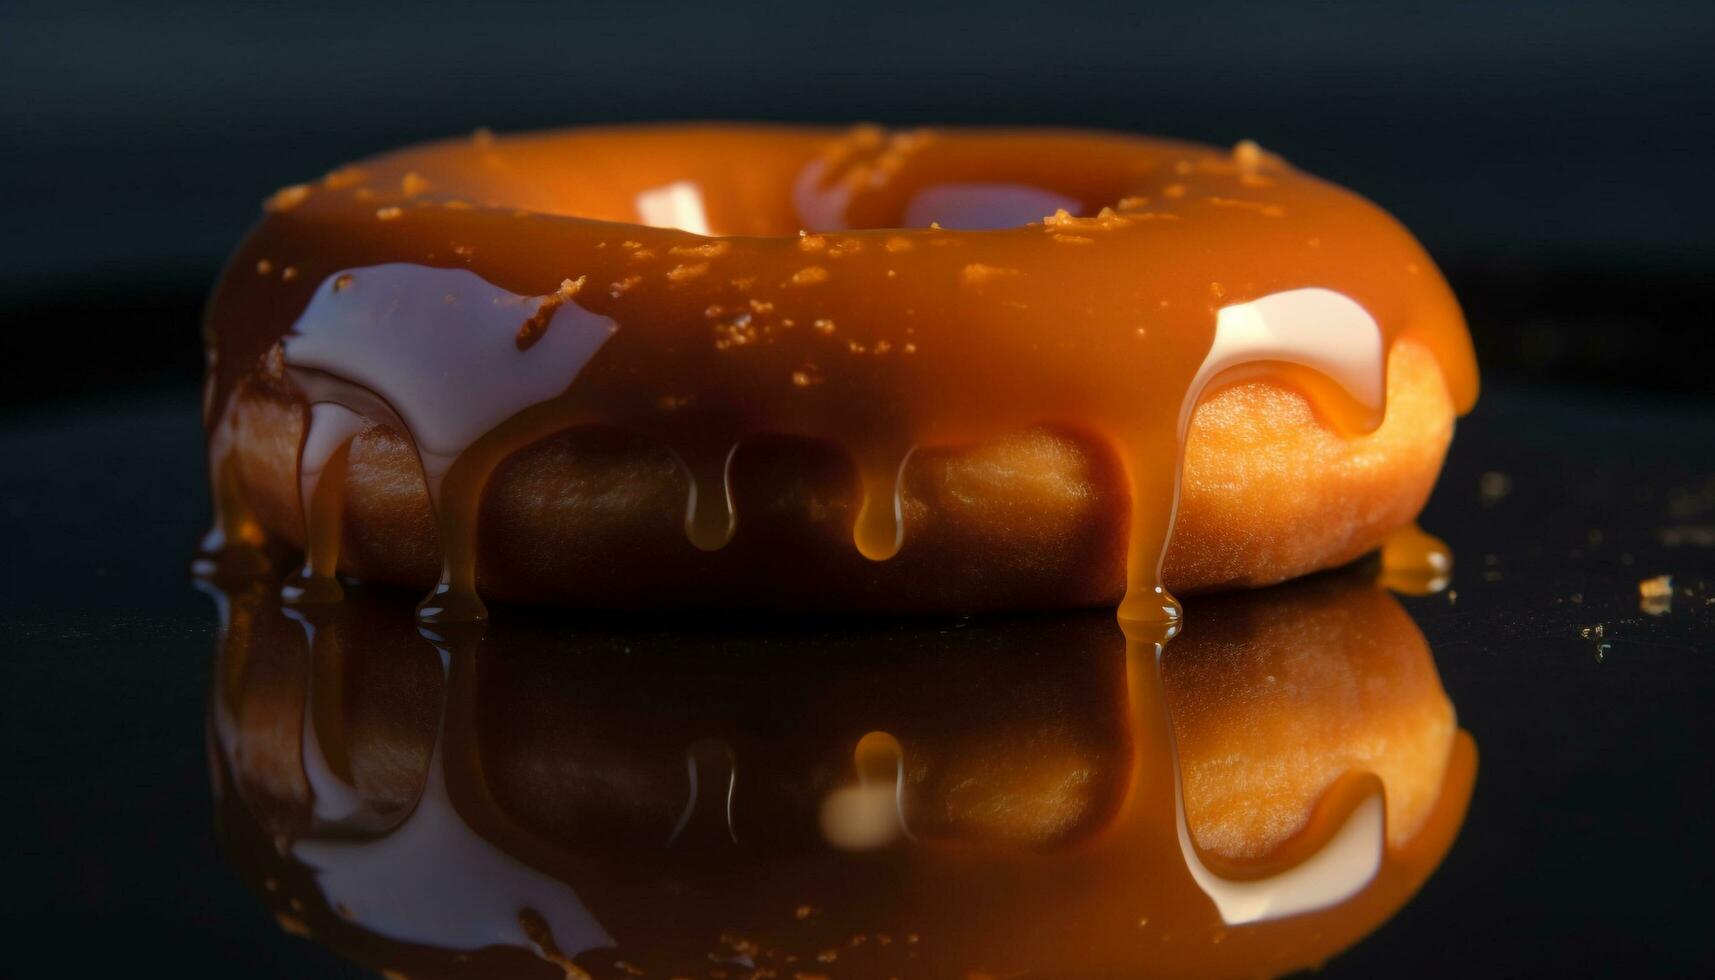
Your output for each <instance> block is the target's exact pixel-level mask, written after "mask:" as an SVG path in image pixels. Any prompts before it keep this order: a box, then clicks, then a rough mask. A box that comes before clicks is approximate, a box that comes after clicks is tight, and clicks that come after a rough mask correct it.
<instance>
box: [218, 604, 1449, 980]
mask: <svg viewBox="0 0 1715 980" xmlns="http://www.w3.org/2000/svg"><path fill="white" fill-rule="evenodd" d="M407 603H408V599H407V597H404V596H400V595H397V594H389V593H386V592H385V591H380V592H377V591H376V590H371V589H366V588H356V589H353V590H352V591H351V593H350V595H349V596H348V599H347V601H346V602H344V603H342V604H339V605H337V606H324V607H319V608H318V609H316V610H313V611H311V612H309V613H307V614H305V613H290V614H288V613H287V612H285V611H283V610H282V607H281V605H280V601H279V598H278V596H277V594H276V593H275V592H274V591H273V590H265V589H252V590H250V591H248V592H246V593H243V594H240V595H234V596H231V597H228V598H227V600H226V603H225V608H226V610H227V619H226V628H225V629H223V630H222V631H221V634H220V635H221V637H222V640H221V643H222V647H221V651H220V654H219V656H218V657H217V683H216V685H215V687H214V689H213V692H212V701H213V702H214V707H213V710H212V711H211V715H212V717H213V718H214V725H213V728H214V730H215V752H214V758H215V761H216V772H217V775H218V778H219V780H220V782H221V783H223V784H225V785H229V786H231V787H233V790H232V791H231V792H228V793H226V794H224V797H223V806H225V807H226V809H225V810H223V812H224V813H226V815H227V818H226V819H225V820H224V821H223V826H224V827H225V828H226V832H227V833H229V834H231V833H242V832H243V828H245V827H249V828H253V829H252V830H251V831H249V832H250V833H251V834H252V835H253V840H252V843H251V844H250V845H249V848H248V850H249V852H250V857H248V858H246V861H247V862H255V863H256V864H258V865H259V866H258V867H257V871H256V872H255V876H256V878H257V880H264V879H265V880H268V881H272V882H275V885H274V886H272V887H271V888H270V889H269V890H268V891H267V893H266V894H267V897H268V900H269V901H270V902H273V903H277V904H278V906H279V909H280V911H281V913H282V914H284V915H287V916H290V917H292V919H293V921H294V922H300V921H302V922H304V923H306V928H310V929H311V931H313V933H314V934H315V935H316V936H317V937H318V939H320V940H321V941H323V942H327V943H329V944H331V945H334V946H335V947H336V948H339V949H341V950H342V951H344V952H346V953H347V954H348V955H354V956H357V957H359V958H373V961H374V963H375V965H377V966H388V967H390V968H393V969H399V970H405V972H408V973H411V974H413V975H417V974H422V975H467V974H468V975H474V976H481V975H493V974H494V973H496V972H500V971H499V968H498V967H497V966H494V965H493V964H491V963H485V962H482V961H478V962H476V963H471V964H469V965H468V966H464V965H461V964H463V963H464V962H465V958H466V957H468V956H470V955H473V954H476V955H479V956H481V955H492V953H493V951H492V950H488V951H487V952H479V950H478V947H483V948H487V947H494V946H496V945H497V944H498V945H499V946H501V947H508V946H510V947H512V951H513V952H515V953H523V952H525V951H530V952H532V953H534V954H536V955H538V956H542V957H543V958H552V957H554V956H560V957H564V958H567V959H572V958H575V959H576V960H577V962H578V964H579V966H580V968H582V969H584V970H587V971H588V972H589V973H590V974H592V975H595V976H610V975H611V976H617V975H620V973H621V972H623V971H619V972H610V968H612V965H613V964H614V962H615V961H617V960H624V961H627V962H630V963H632V964H635V965H636V966H638V967H641V968H646V969H648V970H649V972H650V973H651V974H659V975H668V976H671V975H675V974H676V973H681V974H682V973H685V972H686V971H687V969H689V967H690V966H692V965H695V964H697V963H706V962H707V960H708V957H709V955H710V954H711V953H716V954H720V955H726V954H727V953H730V952H731V951H730V950H727V951H726V952H725V953H723V950H722V943H723V942H724V940H722V939H721V938H720V937H721V936H722V935H731V936H737V937H742V938H744V939H746V940H749V941H753V942H755V943H756V944H757V946H758V949H757V952H756V955H757V956H758V957H760V956H761V955H762V951H763V950H769V949H772V950H776V951H777V953H776V954H775V958H776V959H778V960H782V961H783V958H784V956H786V955H793V956H797V957H798V958H799V959H800V960H803V961H810V962H814V961H815V957H816V956H818V955H819V954H820V953H821V952H823V951H824V950H826V949H828V948H830V947H833V948H837V949H839V950H841V953H840V957H841V958H840V961H839V962H840V965H841V966H842V967H843V969H845V970H846V971H847V972H851V973H852V974H853V975H862V976H868V975H889V973H888V971H887V970H886V969H883V964H885V963H891V962H892V961H891V960H888V959H885V958H886V957H891V956H894V955H896V954H897V955H900V956H904V955H906V953H907V950H906V949H904V948H903V947H905V946H906V945H907V944H906V941H905V937H906V936H908V935H911V934H916V933H920V934H921V936H922V939H923V942H922V945H921V946H919V947H918V948H916V949H914V950H910V951H909V952H910V955H911V956H912V958H913V960H914V962H912V963H911V964H909V965H911V966H914V967H916V968H918V969H921V970H923V971H925V972H926V973H927V974H929V975H935V976H942V975H946V976H964V975H968V974H970V973H982V972H986V973H991V974H993V973H995V972H996V971H997V969H998V968H1000V967H1002V966H1003V965H1004V964H1006V963H1010V964H1011V965H1012V966H1013V968H1015V969H1021V968H1026V967H1030V968H1033V972H1047V970H1048V969H1050V968H1055V969H1056V970H1057V972H1056V975H1060V974H1063V973H1065V971H1066V970H1067V969H1071V968H1072V967H1074V966H1075V967H1076V968H1077V969H1079V970H1082V971H1083V972H1081V973H1078V974H1077V975H1094V976H1110V975H1121V974H1129V973H1135V972H1136V970H1137V969H1138V968H1139V964H1140V963H1147V964H1148V965H1149V967H1150V969H1151V972H1153V973H1164V974H1167V975H1180V974H1182V973H1192V974H1197V975H1205V974H1206V973H1207V971H1209V970H1210V969H1213V968H1215V967H1218V969H1216V970H1215V972H1218V973H1221V974H1223V975H1260V974H1268V975H1278V974H1281V973H1285V972H1288V971H1291V970H1294V969H1301V968H1304V967H1306V966H1308V965H1311V964H1314V963H1318V962H1321V961H1322V960H1323V959H1325V958H1326V957H1328V956H1329V955H1331V954H1333V953H1334V952H1337V951H1338V950H1339V949H1341V948H1344V947H1345V946H1347V945H1349V944H1351V943H1352V942H1355V941H1356V940H1357V939H1358V938H1359V937H1361V936H1362V935H1364V934H1365V933H1366V932H1368V931H1369V930H1370V929H1373V928H1374V927H1375V926H1376V925H1378V924H1379V923H1380V922H1381V921H1383V920H1384V919H1385V918H1386V917H1387V916H1389V915H1391V914H1392V913H1393V912H1394V911H1396V910H1397V909H1398V908H1399V907H1400V906H1401V905H1402V904H1403V903H1404V902H1405V901H1407V900H1408V899H1409V897H1410V895H1411V894H1412V892H1413V891H1415V889H1416V888H1417V887H1418V886H1419V885H1420V884H1421V882H1422V881H1423V880H1424V879H1425V878H1426V877H1427V876H1428V875H1429V874H1430V873H1431V872H1432V871H1433V870H1434V868H1435V866H1436V865H1437V864H1438V863H1439V861H1440V860H1441V857H1442V856H1443V854H1444V853H1445V850H1446V848H1447V846H1448V845H1449V843H1450V842H1451V839H1452V837H1453V835H1454V834H1455V833H1456V832H1457V829H1458V827H1459V824H1460V822H1461V820H1462V818H1463V813H1464V807H1465V804H1466V802H1467V800H1468V796H1469V792H1470V788H1471V782H1472V778H1473V772H1474V770H1473V766H1474V754H1473V748H1472V745H1471V742H1470V738H1469V736H1467V735H1465V734H1463V733H1461V732H1460V731H1459V730H1458V727H1457V724H1456V722H1455V720H1454V716H1453V709H1452V705H1451V704H1450V703H1449V702H1448V700H1447V696H1446V693H1445V692H1444V691H1443V690H1442V687H1441V684H1440V681H1439V679H1438V678H1437V676H1436V671H1435V666H1434V663H1433V660H1432V659H1431V657H1430V652H1429V647H1428V644H1427V643H1426V641H1425V640H1424V637H1423V635H1422V633H1421V632H1419V631H1418V630H1417V628H1416V626H1415V625H1414V624H1413V623H1412V621H1411V619H1410V617H1409V616H1408V615H1407V614H1406V613H1405V611H1404V610H1403V609H1402V608H1401V607H1400V604H1399V602H1398V601H1397V600H1395V599H1394V598H1393V597H1392V596H1391V595H1389V594H1388V593H1387V592H1384V591H1382V590H1380V589H1378V588H1377V587H1376V586H1375V585H1374V584H1372V583H1371V582H1369V581H1367V580H1365V579H1364V578H1363V577H1362V576H1358V575H1354V574H1349V573H1341V574H1339V575H1336V576H1315V577H1311V578H1308V579H1306V580H1304V581H1302V582H1295V583H1292V584H1289V585H1286V586H1283V587H1279V588H1275V589H1270V590H1266V591H1262V592H1255V593H1240V594H1234V595H1228V596H1220V597H1212V598H1210V599H1208V600H1205V601H1204V602H1203V603H1202V604H1201V605H1200V607H1199V615H1198V616H1196V617H1193V618H1192V619H1191V620H1190V621H1189V622H1188V624H1187V625H1186V628H1185V630H1184V631H1183V632H1182V634H1181V635H1180V636H1179V637H1178V638H1176V639H1175V640H1174V641H1173V643H1172V644H1171V645H1169V647H1168V648H1167V650H1166V651H1165V653H1163V654H1161V655H1160V658H1159V661H1158V659H1157V653H1156V650H1155V648H1154V646H1153V645H1152V644H1149V643H1140V642H1138V641H1136V640H1127V638H1126V637H1125V636H1124V635H1122V633H1121V631H1120V630H1119V629H1116V628H1115V624H1114V622H1113V620H1112V618H1111V617H1110V616H1108V615H1105V614H1102V613H1090V612H1083V613H1075V614H1056V615H1050V616H1033V617H1022V618H1020V617H1008V618H994V619H991V620H989V621H986V622H985V621H977V622H973V623H972V624H971V625H969V626H967V627H965V628H962V629H949V630H929V629H921V628H908V627H900V626H897V625H892V626H889V625H875V626H868V627H865V628H862V629H850V628H839V629H828V628H825V627H815V626H804V625H796V626H778V625H770V624H762V625H761V626H758V625H757V624H754V623H753V624H749V625H740V626H733V625H730V624H723V625H714V626H705V627H702V628H694V629H690V628H680V627H666V626H659V625H640V624H639V622H638V621H637V620H636V619H635V618H633V619H630V620H625V619H621V620H616V621H611V622H608V623H597V624H592V625H591V626H590V627H588V628H586V629H581V630H578V631H573V632H568V631H566V630H565V629H563V622H558V621H555V620H553V619H551V618H546V617H532V616H531V615H530V614H529V611H528V610H524V611H520V613H519V614H518V615H514V616H507V617H497V619H498V620H499V621H497V622H496V623H494V624H492V625H490V626H489V627H488V632H487V633H486V634H485V635H483V637H482V639H481V650H480V652H478V650H477V649H476V646H475V644H474V643H471V642H469V641H467V640H459V639H457V638H456V637H455V638H453V639H451V640H448V639H445V638H442V639H438V640H435V641H433V642H431V641H430V640H428V639H425V637H424V636H423V635H420V634H419V633H418V632H417V630H415V629H414V628H412V623H411V620H410V617H409V616H408V615H407V611H408V609H409V606H408V604H407ZM1205 610H1207V611H1206V612H1205ZM288 615H291V616H294V617H296V619H294V618H288ZM1307 637H1313V638H1314V644H1315V652H1316V656H1314V657H1306V656H1304V655H1303V653H1304V649H1305V644H1306V638H1307ZM443 658H445V661H446V663H447V664H448V665H449V666H448V667H445V668H443V666H442V664H443ZM1158 664H1159V666H1158ZM443 671H445V673H443ZM1384 800H1385V806H1384V802H1383V801H1384ZM1384 813H1385V816H1384ZM1354 842H1355V843H1356V844H1357V845H1359V846H1353V845H1354ZM1329 854H1339V855H1342V856H1341V857H1340V858H1339V859H1338V860H1332V861H1331V860H1330V858H1328V857H1325V856H1324V855H1329ZM1354 854H1356V855H1361V856H1365V857H1367V859H1368V860H1369V861H1371V862H1373V863H1370V864H1366V863H1364V861H1357V862H1354V861H1353V856H1354ZM437 869H446V870H447V871H448V872H449V873H452V874H455V875H457V876H459V877H458V880H459V881H463V882H466V883H467V887H464V888H462V889H460V890H458V891H457V892H455V893H452V894H455V895H456V898H457V905H456V906H455V907H456V909H457V913H458V914H457V915H456V916H453V917H451V918H447V917H445V916H441V915H439V914H437V912H436V911H435V910H436V909H437V908H440V907H441V905H440V903H442V902H444V901H446V900H447V896H448V894H449V893H448V892H446V891H445V890H444V889H441V888H436V887H432V886H433V884H434V883H435V882H436V881H438V880H439V879H438V878H437V875H438V874H439V871H438V870H437ZM473 882H480V883H481V887H480V888H475V887H468V885H469V883H473ZM1335 885H1339V886H1340V887H1334V886H1335ZM377 895H379V896H382V897H383V898H384V899H385V900H384V901H377V900H376V896H377ZM961 896H963V897H962V898H961ZM975 896H983V897H982V898H981V899H978V898H976V897H975ZM568 897H569V900H568ZM526 907H527V908H529V909H530V910H532V911H533V912H534V913H535V915H536V916H537V919H535V920H530V921H532V922H537V923H538V924H537V925H536V926H534V927H526V925H525V923H524V921H523V920H522V915H521V910H522V909H524V908H526ZM803 908H808V909H809V911H808V912H804V913H802V914H797V915H795V914H794V912H793V910H794V909H803ZM299 917H303V919H302V920H300V919H299ZM1140 918H1141V919H1143V920H1144V921H1143V922H1140V921H1139V920H1140ZM449 923H452V925H449ZM289 927H290V928H297V926H289ZM857 934H862V935H864V936H866V938H867V939H868V943H869V947H873V946H875V945H876V944H878V942H879V938H878V937H879V936H880V935H890V936H892V937H895V938H896V939H897V940H898V941H899V944H900V946H901V947H902V948H901V949H898V950H885V949H884V950H877V949H874V948H869V947H866V948H864V949H858V948H856V946H855V945H852V944H851V938H850V937H852V936H853V935H857ZM1215 934H1218V935H1220V936H1222V938H1223V940H1224V941H1223V942H1220V943H1218V944H1212V943H1211V940H1210V937H1211V935H1215ZM829 935H832V936H833V938H831V939H830V938H828V936H829ZM461 937H463V938H461ZM1139 937H1141V941H1140V939H1139ZM547 940H551V942H549V941H547ZM1068 951H1076V959H1075V960H1074V961H1072V962H1070V963H1069V962H1068V961H1067V959H1066V954H1067V952H1068ZM401 955H403V956H408V957H413V956H414V957H420V958H421V962H418V963H415V964H407V963H400V962H395V961H393V960H392V959H391V958H392V957H396V956H401ZM868 956H878V957H883V958H884V959H883V960H882V961H881V962H876V961H873V960H869V959H865V957H868ZM1056 964H1058V966H1057V967H1056V966H1055V965H1056ZM408 965H414V966H415V969H407V966H408ZM536 965H537V966H540V965H541V964H536ZM485 968H486V969H485ZM1198 971H1202V972H1201V973H1199V972H1198ZM505 972H506V973H507V975H534V974H533V973H530V972H529V971H528V970H525V969H522V968H518V969H510V970H507V971H505ZM543 975H552V974H550V973H546V972H544V974H543ZM574 975H576V974H574Z"/></svg>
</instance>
